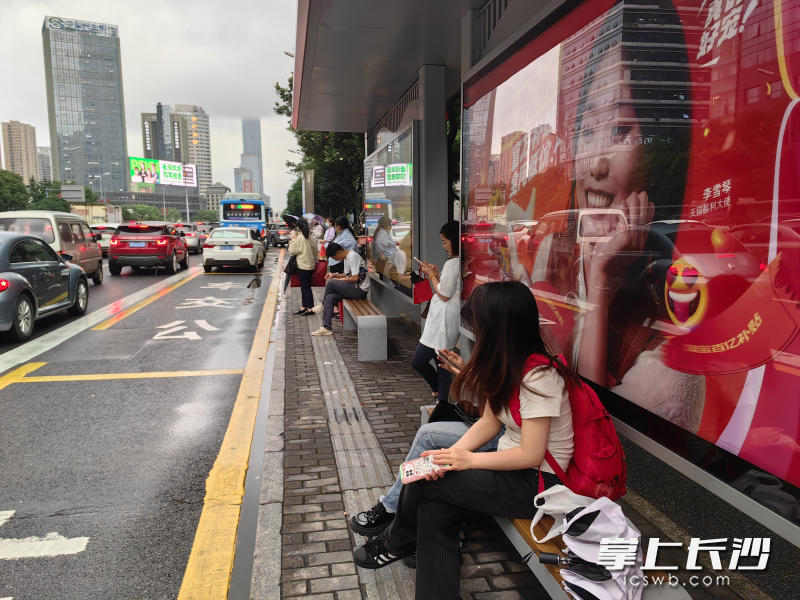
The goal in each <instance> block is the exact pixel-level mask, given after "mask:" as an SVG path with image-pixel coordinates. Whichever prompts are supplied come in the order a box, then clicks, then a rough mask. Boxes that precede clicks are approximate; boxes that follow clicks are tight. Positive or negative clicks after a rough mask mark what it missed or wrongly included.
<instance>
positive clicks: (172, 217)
mask: <svg viewBox="0 0 800 600" xmlns="http://www.w3.org/2000/svg"><path fill="white" fill-rule="evenodd" d="M182 218H183V215H182V214H181V211H179V210H177V209H175V208H168V209H167V218H166V220H167V221H180V220H181V219H182Z"/></svg>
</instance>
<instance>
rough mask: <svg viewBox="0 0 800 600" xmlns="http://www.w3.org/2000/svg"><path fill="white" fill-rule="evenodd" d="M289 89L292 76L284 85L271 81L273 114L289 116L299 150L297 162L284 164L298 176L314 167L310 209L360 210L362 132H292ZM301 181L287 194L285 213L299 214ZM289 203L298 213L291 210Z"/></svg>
mask: <svg viewBox="0 0 800 600" xmlns="http://www.w3.org/2000/svg"><path fill="white" fill-rule="evenodd" d="M293 88H294V77H289V82H288V85H287V86H286V87H281V85H280V84H279V83H276V84H275V92H276V93H277V94H278V98H279V99H280V101H279V102H276V103H275V108H274V110H275V113H276V114H278V115H280V116H284V117H289V127H288V129H289V131H291V132H292V134H293V135H294V137H295V140H296V141H297V146H298V147H299V149H300V155H299V161H298V162H292V161H287V162H286V166H287V167H288V168H289V169H290V170H291V171H292V172H294V173H297V174H298V175H299V174H300V173H301V172H302V171H303V170H304V169H314V212H316V213H317V214H321V215H325V216H332V217H337V216H340V215H343V214H346V213H349V212H354V213H356V214H358V213H360V212H361V203H362V201H361V191H362V177H363V175H364V134H362V133H343V132H338V131H296V130H295V129H293V128H292V126H291V117H292V90H293ZM301 183H302V182H300V180H299V179H298V181H297V182H296V183H295V184H294V185H293V186H292V188H291V189H290V190H289V192H288V193H287V196H286V200H287V205H286V212H288V213H289V214H297V215H299V214H300V212H301V211H302V187H298V186H301ZM298 192H299V196H298ZM298 197H299V198H300V201H299V203H298V201H297V199H296V198H298ZM290 206H291V207H292V208H293V209H294V210H296V211H298V212H292V210H290Z"/></svg>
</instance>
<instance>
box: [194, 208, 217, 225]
mask: <svg viewBox="0 0 800 600" xmlns="http://www.w3.org/2000/svg"><path fill="white" fill-rule="evenodd" d="M194 220H195V221H202V222H204V223H214V222H216V221H219V212H218V211H216V210H198V211H197V212H196V213H195V215H194Z"/></svg>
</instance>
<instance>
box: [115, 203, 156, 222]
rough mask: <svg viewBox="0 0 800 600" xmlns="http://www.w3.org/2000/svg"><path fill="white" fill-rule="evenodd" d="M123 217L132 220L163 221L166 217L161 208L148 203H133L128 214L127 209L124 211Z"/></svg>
mask: <svg viewBox="0 0 800 600" xmlns="http://www.w3.org/2000/svg"><path fill="white" fill-rule="evenodd" d="M123 218H125V220H127V221H130V220H134V221H163V220H164V217H163V215H162V214H161V210H160V209H158V208H156V207H155V206H149V205H147V204H131V206H130V208H129V209H128V211H127V216H126V214H125V211H123Z"/></svg>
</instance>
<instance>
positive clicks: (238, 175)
mask: <svg viewBox="0 0 800 600" xmlns="http://www.w3.org/2000/svg"><path fill="white" fill-rule="evenodd" d="M242 156H244V155H242ZM233 191H234V192H236V193H237V194H257V193H258V189H257V187H256V183H255V180H254V179H253V170H252V169H251V168H250V167H248V166H246V165H242V166H241V167H236V168H235V169H234V170H233Z"/></svg>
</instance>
